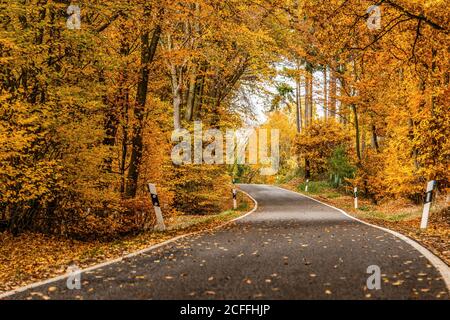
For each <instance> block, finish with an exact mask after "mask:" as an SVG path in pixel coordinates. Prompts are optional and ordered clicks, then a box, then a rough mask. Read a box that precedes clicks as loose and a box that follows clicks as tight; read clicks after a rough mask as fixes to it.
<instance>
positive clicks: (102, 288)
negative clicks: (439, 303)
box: [5, 185, 449, 299]
mask: <svg viewBox="0 0 450 320" xmlns="http://www.w3.org/2000/svg"><path fill="white" fill-rule="evenodd" d="M240 187H241V189H242V190H244V191H246V192H247V193H248V194H250V195H251V196H252V197H253V198H254V199H255V200H256V201H257V202H258V209H257V210H256V211H255V212H254V213H252V214H250V215H248V216H246V217H244V218H243V219H240V220H238V221H236V222H233V223H231V224H228V225H227V226H225V227H222V228H219V229H215V230H213V231H210V232H204V233H200V234H196V235H191V236H187V237H184V238H182V239H178V240H176V241H174V242H172V243H169V244H167V245H164V246H162V247H159V248H157V249H155V250H151V251H148V252H146V253H144V254H140V255H137V256H135V257H131V258H127V259H123V260H122V261H119V262H115V263H112V264H109V265H106V266H102V267H100V268H97V269H94V270H89V271H85V272H83V273H82V275H81V283H82V286H81V289H80V290H76V289H74V290H69V289H68V288H67V286H66V280H65V279H62V280H58V281H56V282H52V283H47V284H44V285H41V286H39V287H36V288H32V289H28V290H26V291H23V292H19V293H16V294H14V295H11V296H8V297H6V298H5V299H43V298H45V299H48V298H50V299H448V298H449V293H448V290H447V287H446V284H445V282H444V281H443V279H442V275H441V274H440V273H439V271H438V270H436V268H435V267H434V266H433V265H432V264H431V263H430V262H429V261H428V260H427V259H426V258H425V257H424V256H422V255H421V254H420V252H419V251H417V250H416V249H414V248H413V247H412V246H410V245H409V244H407V243H406V242H404V241H403V240H401V239H398V238H397V237H395V236H394V235H392V234H390V233H387V232H385V231H383V230H379V229H377V228H374V227H371V226H368V225H365V224H363V223H360V222H358V221H355V220H353V219H351V218H349V217H348V216H346V215H344V214H342V213H341V212H339V211H338V210H335V209H333V208H330V207H328V206H325V205H323V204H321V203H318V202H316V201H314V200H312V199H309V198H307V197H304V196H302V195H299V194H296V193H293V192H290V191H287V190H283V189H280V188H277V187H272V186H267V185H241V186H240ZM372 265H375V266H378V267H379V268H380V270H381V288H380V289H379V290H369V289H368V288H367V287H366V281H367V279H368V277H369V276H370V274H368V273H367V268H368V267H369V266H372Z"/></svg>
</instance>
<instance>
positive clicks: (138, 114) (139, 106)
mask: <svg viewBox="0 0 450 320" xmlns="http://www.w3.org/2000/svg"><path fill="white" fill-rule="evenodd" d="M160 36H161V27H160V26H159V25H157V26H156V28H155V30H154V31H153V36H152V39H151V41H150V35H149V32H148V31H146V32H144V33H143V35H142V36H141V67H140V68H141V70H140V76H139V80H138V84H137V94H136V102H135V106H134V118H135V122H136V123H135V125H134V130H133V136H132V140H131V146H132V149H131V159H130V167H129V169H128V177H127V182H128V183H127V188H126V196H127V197H130V198H134V197H135V196H136V191H137V183H138V178H139V166H140V164H141V160H142V159H141V158H142V149H143V143H142V138H143V137H142V135H143V125H144V121H143V120H144V111H145V104H146V102H147V90H148V88H147V87H148V78H149V73H150V63H151V62H152V61H153V59H154V56H155V53H156V49H157V47H158V42H159V38H160Z"/></svg>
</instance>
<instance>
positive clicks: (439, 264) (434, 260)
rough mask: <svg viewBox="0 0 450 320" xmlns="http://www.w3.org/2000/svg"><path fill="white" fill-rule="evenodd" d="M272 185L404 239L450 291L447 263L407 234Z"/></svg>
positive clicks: (449, 273) (449, 274)
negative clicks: (433, 269)
mask: <svg viewBox="0 0 450 320" xmlns="http://www.w3.org/2000/svg"><path fill="white" fill-rule="evenodd" d="M274 187H275V188H278V189H281V190H284V191H289V192H292V193H295V194H296V195H299V196H303V197H306V198H308V199H311V200H314V201H316V202H318V203H321V204H323V205H325V206H327V207H330V208H332V209H335V210H337V211H339V212H340V213H342V214H343V215H345V216H347V217H349V218H351V219H353V220H356V221H358V222H360V223H363V224H365V225H368V226H370V227H373V228H377V229H380V230H383V231H385V232H388V233H390V234H392V235H394V236H396V237H397V238H399V239H401V240H403V241H405V242H406V243H407V244H409V245H410V246H412V247H413V248H414V249H416V250H417V251H419V252H420V253H421V254H422V255H423V256H424V257H425V258H427V259H428V261H430V262H431V264H432V265H433V266H434V267H435V268H436V269H437V270H438V271H439V272H440V274H441V275H442V278H443V280H444V282H445V284H446V286H447V290H448V291H450V268H449V267H448V265H447V264H446V263H445V262H444V261H442V260H441V259H440V258H439V257H437V256H436V255H435V254H434V253H432V252H431V251H430V250H428V249H427V248H425V247H423V246H422V245H421V244H419V243H417V242H416V241H414V240H412V239H410V238H408V237H407V236H405V235H403V234H401V233H398V232H396V231H393V230H390V229H387V228H383V227H380V226H377V225H374V224H371V223H368V222H365V221H363V220H360V219H358V218H355V217H354V216H352V215H350V214H348V213H347V212H345V211H344V210H342V209H339V208H336V207H334V206H332V205H330V204H327V203H325V202H322V201H319V200H316V199H314V198H311V197H309V196H307V195H304V194H303V193H299V192H295V191H292V190H288V189H284V188H281V187H278V186H274Z"/></svg>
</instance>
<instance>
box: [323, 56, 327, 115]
mask: <svg viewBox="0 0 450 320" xmlns="http://www.w3.org/2000/svg"><path fill="white" fill-rule="evenodd" d="M323 113H324V116H325V119H328V79H327V66H326V65H325V66H324V67H323Z"/></svg>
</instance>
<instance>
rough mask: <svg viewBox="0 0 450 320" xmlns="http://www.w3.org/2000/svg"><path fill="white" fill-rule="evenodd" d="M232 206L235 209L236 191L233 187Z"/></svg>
mask: <svg viewBox="0 0 450 320" xmlns="http://www.w3.org/2000/svg"><path fill="white" fill-rule="evenodd" d="M233 208H234V209H235V210H236V209H237V192H236V189H235V188H233Z"/></svg>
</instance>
